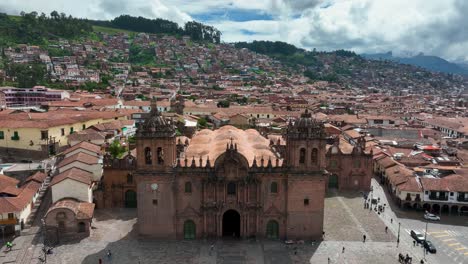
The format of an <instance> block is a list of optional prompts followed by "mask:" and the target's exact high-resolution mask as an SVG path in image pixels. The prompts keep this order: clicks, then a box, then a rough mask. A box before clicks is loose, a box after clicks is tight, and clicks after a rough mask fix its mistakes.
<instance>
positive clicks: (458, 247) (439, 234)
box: [404, 228, 468, 263]
mask: <svg viewBox="0 0 468 264" xmlns="http://www.w3.org/2000/svg"><path fill="white" fill-rule="evenodd" d="M404 230H405V232H406V233H408V234H409V235H411V230H414V231H417V232H419V233H421V234H423V235H424V234H425V230H424V229H409V228H405V229H404ZM464 235H465V234H460V233H459V232H456V231H454V230H428V232H427V238H428V239H430V240H431V241H432V242H436V241H438V243H436V244H438V245H439V246H436V247H438V248H439V249H440V250H442V251H443V252H445V253H446V254H447V255H448V256H449V257H450V258H452V259H453V260H454V261H455V262H454V263H459V261H460V260H462V261H463V260H464V259H467V258H468V245H465V244H463V243H460V241H459V239H460V238H463V237H464Z"/></svg>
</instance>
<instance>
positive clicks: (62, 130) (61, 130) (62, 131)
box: [60, 128, 65, 136]
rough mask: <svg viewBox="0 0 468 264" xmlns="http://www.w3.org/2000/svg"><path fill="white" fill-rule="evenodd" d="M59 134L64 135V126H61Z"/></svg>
mask: <svg viewBox="0 0 468 264" xmlns="http://www.w3.org/2000/svg"><path fill="white" fill-rule="evenodd" d="M60 134H61V135H62V136H65V128H61V129H60Z"/></svg>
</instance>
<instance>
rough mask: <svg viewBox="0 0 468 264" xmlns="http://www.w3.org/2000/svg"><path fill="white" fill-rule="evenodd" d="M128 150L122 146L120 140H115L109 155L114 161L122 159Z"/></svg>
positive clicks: (110, 147)
mask: <svg viewBox="0 0 468 264" xmlns="http://www.w3.org/2000/svg"><path fill="white" fill-rule="evenodd" d="M126 150H127V149H126V148H125V147H124V146H122V145H121V144H120V141H118V140H114V142H112V144H111V145H110V146H109V153H110V154H111V155H112V157H113V158H114V159H115V158H120V157H122V156H123V154H124V153H125V152H126Z"/></svg>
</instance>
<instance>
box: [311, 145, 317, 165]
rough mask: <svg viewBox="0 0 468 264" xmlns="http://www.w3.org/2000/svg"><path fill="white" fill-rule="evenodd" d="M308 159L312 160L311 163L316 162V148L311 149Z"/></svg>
mask: <svg viewBox="0 0 468 264" xmlns="http://www.w3.org/2000/svg"><path fill="white" fill-rule="evenodd" d="M310 161H312V164H317V162H318V150H317V149H316V148H314V149H312V153H311V156H310Z"/></svg>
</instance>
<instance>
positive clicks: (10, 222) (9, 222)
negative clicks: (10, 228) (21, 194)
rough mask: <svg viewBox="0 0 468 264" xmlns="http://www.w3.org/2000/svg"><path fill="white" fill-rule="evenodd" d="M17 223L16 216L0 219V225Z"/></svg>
mask: <svg viewBox="0 0 468 264" xmlns="http://www.w3.org/2000/svg"><path fill="white" fill-rule="evenodd" d="M16 224H18V219H16V218H8V219H3V220H0V225H16Z"/></svg>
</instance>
